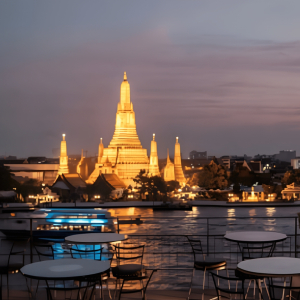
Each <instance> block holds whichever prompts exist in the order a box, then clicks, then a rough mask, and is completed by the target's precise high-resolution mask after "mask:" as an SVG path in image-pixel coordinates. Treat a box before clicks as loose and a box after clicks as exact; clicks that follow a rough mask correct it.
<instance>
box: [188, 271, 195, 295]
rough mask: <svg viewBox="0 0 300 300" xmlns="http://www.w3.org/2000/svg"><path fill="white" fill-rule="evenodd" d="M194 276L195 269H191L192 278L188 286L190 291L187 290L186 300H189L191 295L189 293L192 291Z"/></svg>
mask: <svg viewBox="0 0 300 300" xmlns="http://www.w3.org/2000/svg"><path fill="white" fill-rule="evenodd" d="M194 274H195V269H193V273H192V278H191V284H190V289H189V294H188V297H187V300H189V299H190V295H191V291H192V284H193V278H194Z"/></svg>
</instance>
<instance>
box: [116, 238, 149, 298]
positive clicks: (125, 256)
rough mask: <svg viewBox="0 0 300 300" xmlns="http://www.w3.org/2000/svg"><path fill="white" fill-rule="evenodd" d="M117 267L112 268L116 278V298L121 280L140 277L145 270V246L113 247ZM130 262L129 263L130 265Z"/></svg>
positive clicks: (127, 245)
mask: <svg viewBox="0 0 300 300" xmlns="http://www.w3.org/2000/svg"><path fill="white" fill-rule="evenodd" d="M113 247H114V255H115V260H116V264H117V265H116V266H115V267H112V268H111V271H112V274H113V276H114V277H115V278H116V286H115V296H116V292H117V285H118V281H119V280H120V279H124V278H127V277H130V278H134V277H140V276H141V274H142V272H143V270H144V266H143V257H144V249H145V245H138V246H135V245H132V244H125V243H124V244H122V245H121V246H118V245H113ZM128 262H129V263H128Z"/></svg>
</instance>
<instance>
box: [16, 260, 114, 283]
mask: <svg viewBox="0 0 300 300" xmlns="http://www.w3.org/2000/svg"><path fill="white" fill-rule="evenodd" d="M109 268H110V262H109V261H108V260H102V261H97V260H93V259H73V258H64V259H56V260H46V261H40V262H35V263H32V264H29V265H26V266H24V267H23V268H21V269H20V271H21V273H22V274H23V275H24V276H25V277H28V278H32V279H37V280H73V279H74V280H78V279H80V278H86V277H89V276H97V275H100V274H102V273H104V272H106V271H108V270H109Z"/></svg>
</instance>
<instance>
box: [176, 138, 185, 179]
mask: <svg viewBox="0 0 300 300" xmlns="http://www.w3.org/2000/svg"><path fill="white" fill-rule="evenodd" d="M174 169H175V180H176V181H178V182H179V183H180V184H185V182H186V179H185V177H184V174H183V170H182V165H181V153H180V144H179V143H178V137H176V143H175V153H174Z"/></svg>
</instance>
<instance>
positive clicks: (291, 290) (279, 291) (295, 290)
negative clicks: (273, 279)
mask: <svg viewBox="0 0 300 300" xmlns="http://www.w3.org/2000/svg"><path fill="white" fill-rule="evenodd" d="M269 293H270V298H271V300H281V299H286V298H287V297H288V298H289V299H293V300H300V287H295V286H285V287H284V286H282V285H275V284H270V285H269ZM282 296H284V297H282Z"/></svg>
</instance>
